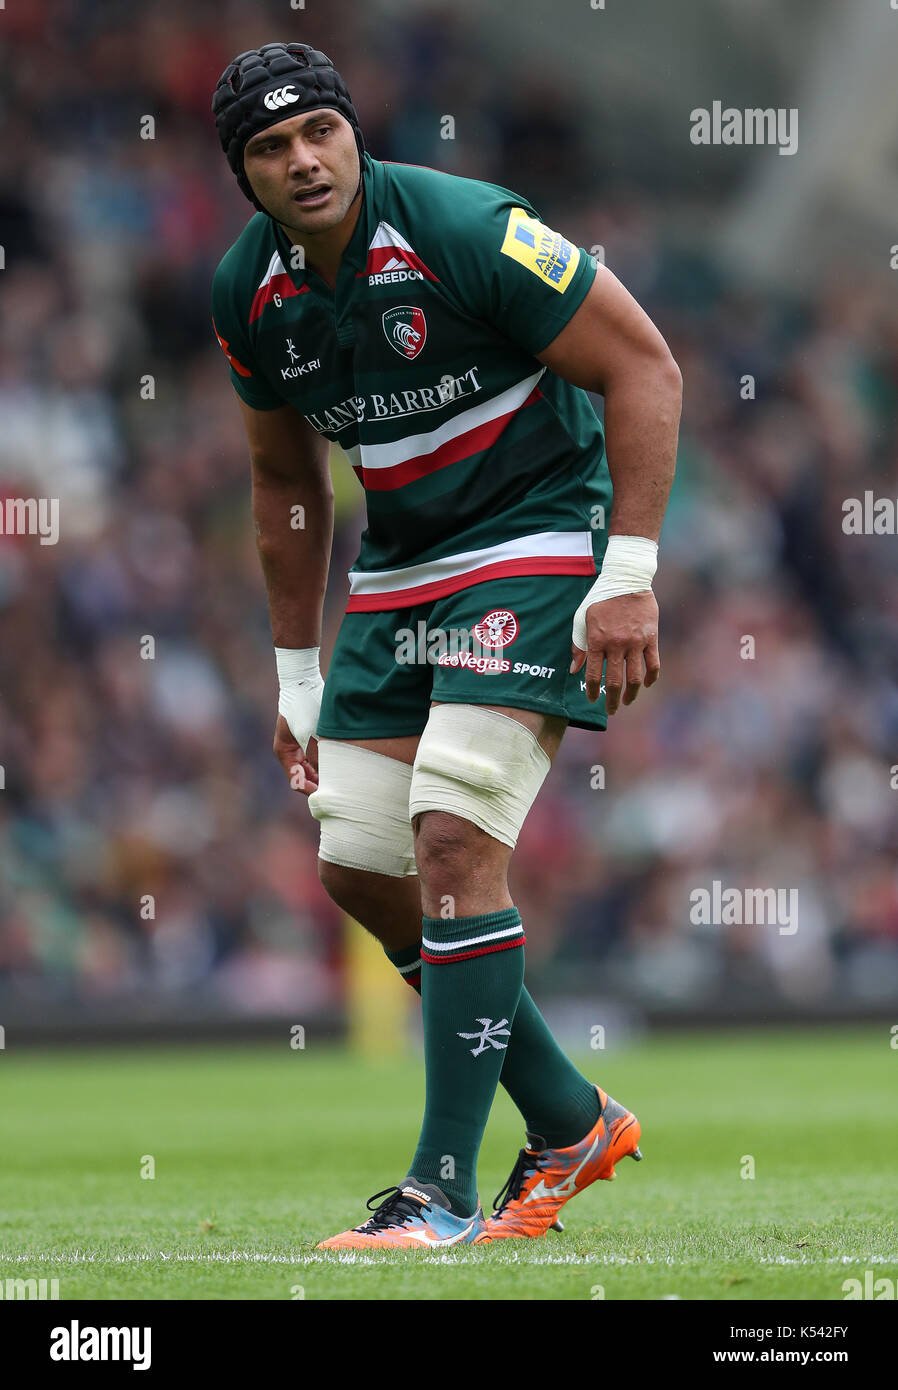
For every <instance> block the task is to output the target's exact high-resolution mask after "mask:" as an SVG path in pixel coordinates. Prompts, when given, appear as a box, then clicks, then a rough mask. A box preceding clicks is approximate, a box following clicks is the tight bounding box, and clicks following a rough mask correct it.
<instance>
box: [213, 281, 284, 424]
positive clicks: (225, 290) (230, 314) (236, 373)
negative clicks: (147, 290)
mask: <svg viewBox="0 0 898 1390" xmlns="http://www.w3.org/2000/svg"><path fill="white" fill-rule="evenodd" d="M212 327H213V329H214V331H215V336H216V338H217V339H218V343H219V346H220V348H221V350H222V352H223V353H224V355H225V357H226V358H227V359H228V361H229V362H230V364H231V382H232V384H233V386H234V390H235V391H236V392H237V395H238V396H239V397H240V398H241V400H244V401H246V404H247V405H248V406H251V407H252V409H253V410H278V409H279V408H280V407H281V406H282V405H285V404H286V402H285V401H284V399H283V397H281V396H279V395H278V394H277V392H276V391H274V390H273V388H272V387H271V386H270V385H269V383H268V382H267V381H266V380H265V378H264V376H263V375H262V372H261V371H260V369H259V367H258V365H257V364H256V362H255V360H254V358H253V354H252V349H251V347H250V344H249V338H248V336H247V334H246V333H245V331H244V330H243V328H242V326H241V322H240V316H239V312H238V311H237V309H236V305H235V302H234V296H233V293H232V291H231V286H230V277H228V276H227V275H226V274H225V272H224V266H223V265H220V266H219V267H218V270H217V271H216V272H215V278H214V280H213V281H212Z"/></svg>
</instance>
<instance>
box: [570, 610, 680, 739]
mask: <svg viewBox="0 0 898 1390" xmlns="http://www.w3.org/2000/svg"><path fill="white" fill-rule="evenodd" d="M586 640H587V642H588V643H589V651H588V652H584V651H581V649H580V648H579V647H578V646H576V645H575V644H574V643H571V652H572V653H573V661H572V662H571V672H576V671H579V670H580V668H581V666H582V665H583V663H584V661H585V662H586V698H587V700H589V701H590V702H591V703H595V701H596V700H597V699H598V698H599V694H600V693H601V691H600V687H601V684H602V666H603V664H604V665H605V708H606V709H607V711H608V713H609V714H616V713H617V710H618V707H619V705H620V703H621V691H622V690H623V692H624V695H623V703H624V704H625V705H632V703H633V701H634V700H635V699H636V696H637V695H638V694H639V690H640V687H641V686H643V685H645V686H646V687H648V686H650V685H654V684H655V681H656V680H657V679H658V676H659V675H660V674H661V660H660V657H659V655H658V604H657V602H656V600H655V595H654V594H653V593H652V591H651V589H647V590H646V591H645V593H642V594H621V595H620V597H619V598H606V599H603V600H602V601H601V602H600V603H592V604H590V606H589V608H587V610H586ZM643 670H644V672H645V674H644V675H643Z"/></svg>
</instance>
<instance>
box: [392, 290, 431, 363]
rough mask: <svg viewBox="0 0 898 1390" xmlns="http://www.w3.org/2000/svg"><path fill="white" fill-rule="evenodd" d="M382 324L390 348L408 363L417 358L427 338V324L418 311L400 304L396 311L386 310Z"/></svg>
mask: <svg viewBox="0 0 898 1390" xmlns="http://www.w3.org/2000/svg"><path fill="white" fill-rule="evenodd" d="M382 322H383V326H384V333H385V334H386V335H387V342H388V343H389V344H390V347H392V348H395V349H396V351H397V352H398V353H399V354H400V355H401V356H402V357H405V358H407V359H408V360H409V361H411V359H412V358H413V357H417V356H418V353H419V352H420V351H421V349H422V348H423V346H424V342H425V339H426V338H427V323H426V321H425V318H424V314H423V312H422V311H421V310H420V309H418V308H417V307H416V306H415V305H413V304H400V305H399V306H398V308H396V309H388V310H387V311H386V313H385V314H384V316H383V320H382Z"/></svg>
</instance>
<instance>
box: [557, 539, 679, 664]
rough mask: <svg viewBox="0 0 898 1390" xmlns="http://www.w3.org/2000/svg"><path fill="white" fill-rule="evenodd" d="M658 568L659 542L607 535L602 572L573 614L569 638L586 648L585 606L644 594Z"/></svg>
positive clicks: (583, 648)
mask: <svg viewBox="0 0 898 1390" xmlns="http://www.w3.org/2000/svg"><path fill="white" fill-rule="evenodd" d="M657 568H658V542H657V541H650V540H647V539H646V538H645V537H644V536H609V537H608V547H607V549H606V551H605V559H604V560H603V562H602V573H601V574H600V575H599V577H598V579H597V580H596V582H595V584H593V586H592V588H591V589H590V591H589V593H588V594H587V595H586V597H585V598H584V600H583V602H582V603H581V604H580V607H579V608H578V609H577V611H576V613H575V614H574V628H573V633H572V641H573V643H574V646H575V647H579V648H580V650H581V652H585V651H587V639H586V610H587V608H589V607H590V606H591V605H592V604H593V603H601V602H602V600H603V599H606V598H620V597H621V595H622V594H643V593H645V592H646V590H647V589H651V587H652V580H653V579H654V577H655V570H656V569H657Z"/></svg>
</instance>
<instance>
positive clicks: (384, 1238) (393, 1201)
mask: <svg viewBox="0 0 898 1390" xmlns="http://www.w3.org/2000/svg"><path fill="white" fill-rule="evenodd" d="M378 1197H383V1198H384V1201H382V1202H381V1204H380V1206H378V1207H375V1208H372V1206H371V1203H372V1202H376V1201H377V1199H378ZM367 1207H368V1210H369V1211H371V1210H373V1211H374V1215H373V1216H371V1217H369V1218H368V1220H367V1221H366V1222H364V1224H363V1225H361V1226H355V1227H353V1229H352V1230H351V1231H343V1232H342V1233H341V1234H340V1235H337V1236H331V1237H330V1239H329V1240H322V1241H321V1242H320V1243H319V1244H318V1246H317V1249H319V1250H377V1249H380V1250H402V1249H406V1250H446V1249H448V1248H449V1247H450V1246H452V1245H479V1244H480V1243H481V1242H482V1241H488V1240H489V1236H488V1235H487V1233H486V1221H485V1220H484V1216H483V1208H482V1207H480V1206H478V1208H477V1210H476V1211H475V1212H474V1215H473V1216H456V1215H455V1213H454V1212H452V1211H450V1209H449V1201H448V1198H447V1197H446V1196H445V1195H444V1193H443V1192H441V1191H440V1189H439V1188H438V1187H434V1185H433V1183H426V1182H418V1180H417V1178H414V1177H408V1178H406V1179H405V1180H404V1181H403V1183H402V1185H401V1186H400V1187H385V1188H384V1190H383V1192H375V1194H374V1196H373V1197H369V1198H368V1202H367Z"/></svg>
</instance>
